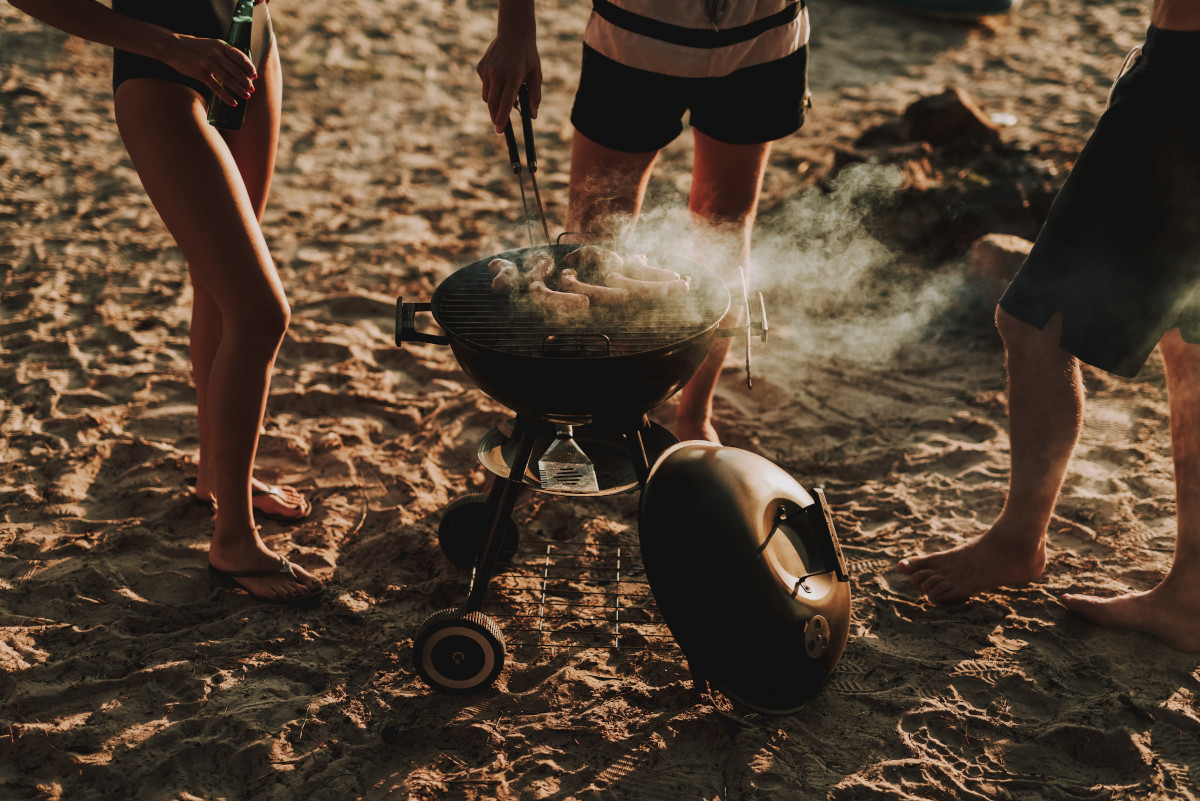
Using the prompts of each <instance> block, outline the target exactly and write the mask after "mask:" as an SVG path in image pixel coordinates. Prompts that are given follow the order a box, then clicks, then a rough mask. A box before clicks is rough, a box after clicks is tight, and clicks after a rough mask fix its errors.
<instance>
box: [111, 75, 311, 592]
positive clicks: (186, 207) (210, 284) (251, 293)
mask: <svg viewBox="0 0 1200 801" xmlns="http://www.w3.org/2000/svg"><path fill="white" fill-rule="evenodd" d="M264 78H266V81H264ZM269 80H270V79H269V78H268V77H267V76H260V78H259V86H258V92H259V93H262V92H263V91H264V90H265V89H266V90H267V91H269V89H268V88H267V87H265V86H264V85H263V84H264V83H265V82H269ZM251 108H253V105H252V106H251ZM116 117H117V125H118V127H119V129H120V131H121V136H122V139H123V140H124V141H125V145H126V148H127V149H128V151H129V155H130V158H131V160H132V161H133V163H134V166H135V167H136V168H137V170H138V174H139V176H140V177H141V179H142V183H143V185H144V186H145V188H146V192H147V194H148V195H149V196H150V199H151V200H152V201H153V203H154V205H155V208H156V209H157V210H158V212H159V214H160V216H161V217H162V219H163V221H164V223H166V226H167V228H168V229H169V230H170V231H171V234H172V235H173V236H174V238H175V241H176V244H177V245H178V246H179V248H180V250H181V251H182V252H183V255H184V257H185V258H186V259H187V262H188V265H189V270H190V272H191V275H192V280H193V282H194V283H197V284H200V285H202V286H203V289H204V291H206V292H207V293H208V295H209V296H210V298H211V300H212V302H213V303H214V304H215V305H216V307H217V309H218V310H219V314H220V325H219V330H220V337H219V343H217V344H216V347H215V352H214V353H213V355H212V358H211V360H210V367H209V372H208V375H207V379H206V384H207V386H206V390H205V414H206V419H207V427H208V428H207V435H208V438H209V440H210V441H211V447H210V448H209V453H208V455H207V457H206V458H209V459H211V460H212V461H213V463H214V465H215V487H214V489H215V497H216V498H217V499H218V501H219V513H218V515H217V518H216V525H215V530H214V533H213V538H212V542H211V544H210V548H209V560H210V562H211V563H212V564H213V565H214V566H215V567H218V568H220V569H222V570H238V571H241V570H269V569H272V568H275V567H277V566H278V565H279V560H278V558H277V557H276V556H275V555H274V554H273V553H272V552H271V551H270V550H269V549H268V548H267V547H266V545H265V544H264V543H263V542H262V540H261V539H260V538H259V536H258V530H257V529H256V528H255V526H254V518H253V509H252V506H251V496H250V480H251V470H252V468H253V464H254V454H255V451H256V449H257V446H258V435H259V428H260V427H261V424H262V417H263V413H264V409H265V406H266V397H267V388H268V385H269V383H270V375H271V369H272V367H273V365H274V360H275V354H276V353H277V351H278V348H279V345H280V343H281V342H282V338H283V335H284V332H285V331H286V329H287V325H288V321H289V317H290V309H289V307H288V304H287V300H286V297H285V295H284V292H283V286H282V284H281V282H280V280H279V275H278V273H277V272H276V270H275V265H274V262H273V261H272V260H271V256H270V253H269V251H268V249H267V244H266V241H265V239H264V238H263V235H262V231H261V229H260V228H259V225H258V221H257V217H256V214H255V208H254V205H253V203H252V202H251V199H250V196H249V194H248V192H247V187H246V184H245V182H244V181H243V179H242V176H241V173H240V171H239V169H238V165H237V163H236V162H235V160H234V157H233V155H232V153H231V152H230V149H229V147H228V145H227V144H226V142H225V140H224V139H222V138H221V136H220V134H219V133H217V131H216V130H215V129H214V128H212V127H211V126H209V125H208V124H207V122H206V120H205V111H204V106H203V103H202V102H201V100H200V97H199V96H198V95H197V94H196V93H195V92H193V91H192V90H190V89H188V88H186V87H182V86H179V85H177V84H172V83H168V82H165V81H157V80H153V79H142V78H139V79H132V80H128V81H125V82H124V83H122V84H121V86H120V88H119V89H118V91H117V97H116ZM204 337H205V339H204V341H205V342H206V343H211V342H213V341H214V340H215V339H216V338H215V336H214V335H213V334H212V332H211V331H209V332H207V333H206V334H205V335H204ZM297 572H298V574H299V579H298V580H297V579H292V578H290V577H287V576H278V577H275V576H272V577H268V578H260V579H245V580H244V581H243V582H242V583H243V585H244V586H246V588H247V589H249V590H250V591H251V592H254V593H256V594H258V595H260V596H263V597H267V598H275V599H285V598H289V597H295V596H298V595H301V594H305V593H307V592H309V591H310V590H312V589H315V588H317V587H319V586H320V582H319V581H318V580H317V579H316V578H315V577H313V576H312V575H310V574H308V573H307V572H304V571H302V570H300V569H299V568H297Z"/></svg>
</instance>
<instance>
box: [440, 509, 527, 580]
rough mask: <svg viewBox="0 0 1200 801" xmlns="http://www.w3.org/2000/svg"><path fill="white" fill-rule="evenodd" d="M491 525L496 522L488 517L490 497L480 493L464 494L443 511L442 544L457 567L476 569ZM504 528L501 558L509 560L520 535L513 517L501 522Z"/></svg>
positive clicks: (443, 549) (444, 551)
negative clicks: (476, 563)
mask: <svg viewBox="0 0 1200 801" xmlns="http://www.w3.org/2000/svg"><path fill="white" fill-rule="evenodd" d="M491 526H492V521H491V519H490V518H488V515H487V496H486V495H483V494H480V493H473V494H471V495H464V496H462V497H461V498H456V499H455V500H454V501H451V502H450V504H449V505H447V506H446V509H445V511H443V512H442V522H441V524H440V525H439V526H438V544H439V545H441V546H442V553H444V554H446V557H447V558H448V559H449V560H450V562H451V563H452V564H453V565H454V566H455V567H461V568H463V569H466V568H470V567H474V566H475V560H476V559H478V558H479V553H480V552H481V551H482V550H483V546H484V542H485V540H487V534H488V529H489V528H491ZM501 527H502V529H503V530H502V532H501V533H502V536H503V537H504V540H503V542H504V544H503V545H502V546H501V548H500V558H501V559H504V560H507V559H511V558H512V555H513V553H514V552H515V551H516V550H517V545H518V544H519V543H520V534H519V533H518V531H517V524H516V523H514V522H513V520H512V518H508V519H506V520H505V521H504V522H503V523H501Z"/></svg>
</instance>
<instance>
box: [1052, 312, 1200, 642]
mask: <svg viewBox="0 0 1200 801" xmlns="http://www.w3.org/2000/svg"><path fill="white" fill-rule="evenodd" d="M1159 347H1160V348H1161V350H1162V355H1163V361H1164V362H1165V364H1166V368H1167V392H1168V393H1169V395H1170V401H1171V450H1172V454H1173V457H1174V461H1175V503H1176V516H1177V523H1178V533H1177V534H1176V538H1175V559H1174V561H1173V562H1172V563H1171V569H1170V570H1168V571H1167V575H1166V576H1164V577H1163V580H1162V581H1161V582H1159V584H1158V586H1156V587H1154V589H1152V590H1149V591H1147V592H1136V593H1129V594H1127V595H1120V596H1117V597H1116V598H1096V597H1092V596H1087V595H1064V596H1063V597H1062V602H1063V604H1064V605H1066V607H1067V608H1068V609H1071V610H1072V611H1074V612H1078V613H1079V614H1081V615H1083V616H1084V617H1086V618H1087V619H1088V620H1091V621H1092V622H1093V623H1099V624H1100V625H1102V626H1117V627H1120V628H1127V629H1136V630H1138V631H1144V632H1146V633H1148V634H1152V635H1154V636H1155V637H1158V638H1159V639H1160V640H1162V641H1163V642H1165V643H1166V644H1167V645H1169V646H1171V647H1172V648H1175V649H1178V650H1180V651H1187V652H1194V651H1200V345H1189V344H1187V343H1186V342H1184V341H1183V338H1182V337H1181V336H1180V335H1179V330H1178V329H1176V330H1174V331H1171V332H1169V333H1168V334H1167V335H1166V336H1165V337H1163V339H1162V342H1161V343H1160V344H1159Z"/></svg>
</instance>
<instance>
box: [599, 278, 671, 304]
mask: <svg viewBox="0 0 1200 801" xmlns="http://www.w3.org/2000/svg"><path fill="white" fill-rule="evenodd" d="M604 283H605V284H607V285H608V286H610V287H612V288H613V289H624V290H625V291H627V292H628V293H629V295H630V296H631V297H635V298H653V299H666V298H675V297H682V296H683V295H686V294H687V293H688V289H689V288H690V287H689V286H688V282H687V281H685V280H683V279H682V278H677V279H675V280H673V281H639V280H638V279H636V278H630V277H629V276H627V275H622V274H621V273H609V274H608V275H606V276H604Z"/></svg>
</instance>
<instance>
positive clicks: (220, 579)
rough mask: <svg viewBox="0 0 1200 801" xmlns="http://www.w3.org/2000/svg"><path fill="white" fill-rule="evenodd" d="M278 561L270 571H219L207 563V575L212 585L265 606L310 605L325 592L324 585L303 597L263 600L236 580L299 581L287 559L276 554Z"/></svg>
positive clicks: (294, 569) (293, 567)
mask: <svg viewBox="0 0 1200 801" xmlns="http://www.w3.org/2000/svg"><path fill="white" fill-rule="evenodd" d="M276 556H277V557H278V559H279V567H277V568H274V569H272V570H221V569H220V568H218V567H213V563H212V562H209V563H208V575H209V576H210V577H211V578H212V581H213V583H214V584H216V585H217V586H218V587H221V588H222V589H226V590H232V591H234V592H237V593H240V594H243V595H249V596H250V597H251V598H253V599H254V600H256V601H262V602H263V603H265V604H280V605H283V606H296V605H302V604H310V603H312V602H313V601H315V600H316V599H317V598H318V597H320V595H321V594H322V593H323V592H325V587H324V585H322V586H320V587H318V588H317V589H315V590H311V591H309V592H306V593H305V594H303V595H297V596H295V597H293V598H265V597H263V596H261V595H258V594H256V593H253V592H251V591H250V590H249V589H247V588H246V587H245V586H244V585H243V584H242V583H241V582H240V581H238V579H240V578H268V577H270V576H289V577H291V578H293V579H295V580H296V581H300V577H299V576H297V575H296V568H295V565H293V564H292V563H291V562H289V561H288V560H287V559H284V558H283V557H282V556H279V555H278V554H276Z"/></svg>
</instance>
